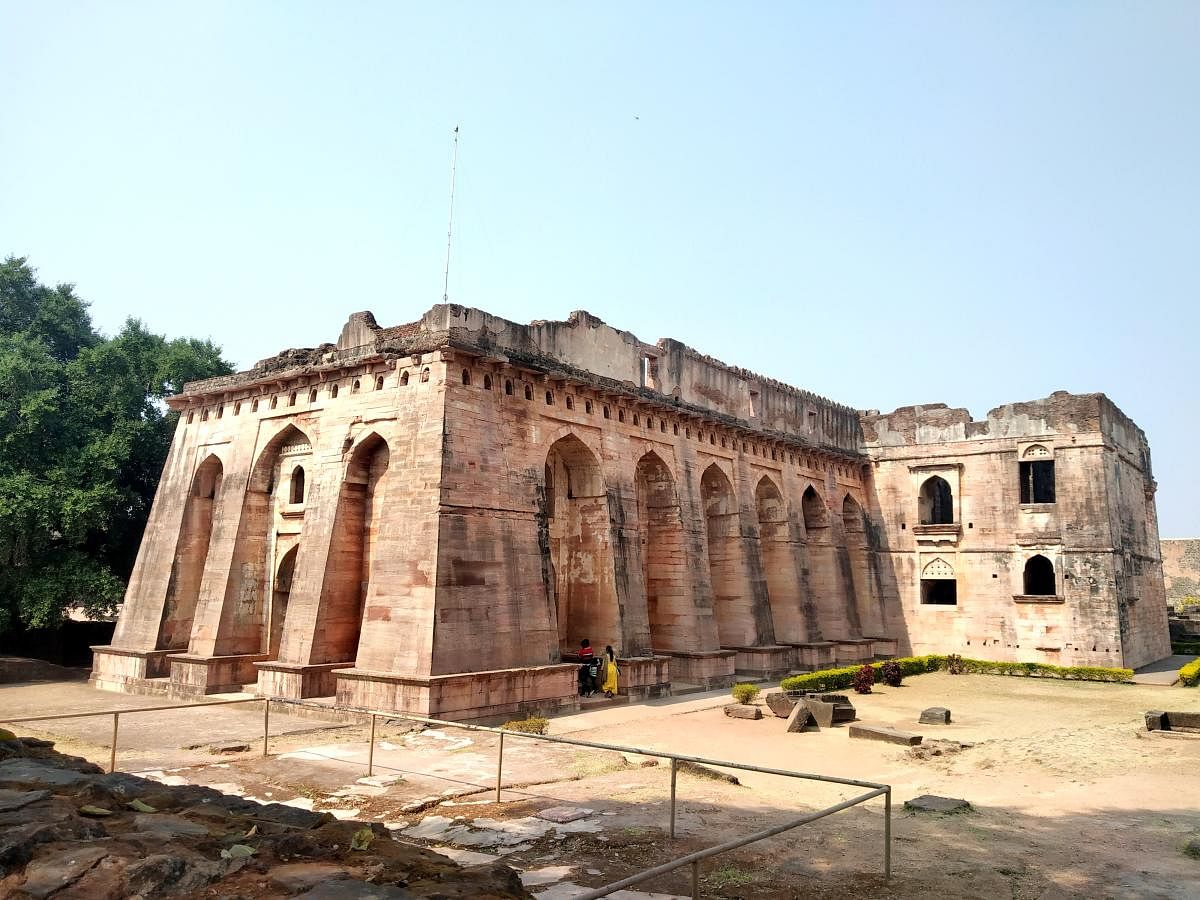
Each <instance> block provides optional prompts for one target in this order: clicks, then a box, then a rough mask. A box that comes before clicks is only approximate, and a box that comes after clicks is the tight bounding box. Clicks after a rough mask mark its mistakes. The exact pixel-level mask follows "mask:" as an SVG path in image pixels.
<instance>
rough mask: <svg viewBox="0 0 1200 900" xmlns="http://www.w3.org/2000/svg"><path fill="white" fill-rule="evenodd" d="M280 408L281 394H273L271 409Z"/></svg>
mask: <svg viewBox="0 0 1200 900" xmlns="http://www.w3.org/2000/svg"><path fill="white" fill-rule="evenodd" d="M278 408H279V395H278V394H273V395H272V396H271V409H278Z"/></svg>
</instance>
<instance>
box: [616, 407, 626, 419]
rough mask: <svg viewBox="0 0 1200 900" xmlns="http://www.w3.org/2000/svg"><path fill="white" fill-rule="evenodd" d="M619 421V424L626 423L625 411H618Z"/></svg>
mask: <svg viewBox="0 0 1200 900" xmlns="http://www.w3.org/2000/svg"><path fill="white" fill-rule="evenodd" d="M617 421H618V422H624V421H625V410H623V409H618V410H617Z"/></svg>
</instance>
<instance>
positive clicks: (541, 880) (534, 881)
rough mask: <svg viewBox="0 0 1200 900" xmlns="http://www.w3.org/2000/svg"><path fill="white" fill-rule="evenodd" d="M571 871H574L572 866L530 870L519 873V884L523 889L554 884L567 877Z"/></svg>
mask: <svg viewBox="0 0 1200 900" xmlns="http://www.w3.org/2000/svg"><path fill="white" fill-rule="evenodd" d="M573 871H575V867H574V866H546V867H544V868H541V869H531V870H530V871H528V872H522V873H521V884H523V885H525V887H537V886H539V885H543V884H554V882H556V881H562V880H563V879H564V878H566V877H568V876H569V875H570V874H571V873H572V872H573Z"/></svg>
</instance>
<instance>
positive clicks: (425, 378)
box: [421, 368, 429, 384]
mask: <svg viewBox="0 0 1200 900" xmlns="http://www.w3.org/2000/svg"><path fill="white" fill-rule="evenodd" d="M428 380H429V369H428V368H424V369H422V370H421V383H422V384H424V383H425V382H426V381H428Z"/></svg>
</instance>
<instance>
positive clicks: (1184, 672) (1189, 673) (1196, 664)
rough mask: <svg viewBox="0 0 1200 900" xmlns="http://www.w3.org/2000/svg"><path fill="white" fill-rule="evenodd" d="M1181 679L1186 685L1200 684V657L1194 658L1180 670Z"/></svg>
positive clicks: (1194, 685)
mask: <svg viewBox="0 0 1200 900" xmlns="http://www.w3.org/2000/svg"><path fill="white" fill-rule="evenodd" d="M1179 681H1180V682H1181V683H1182V684H1183V685H1184V687H1196V685H1200V659H1193V660H1192V661H1191V662H1190V663H1188V664H1187V665H1186V666H1184V667H1183V668H1182V669H1180V670H1179Z"/></svg>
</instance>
